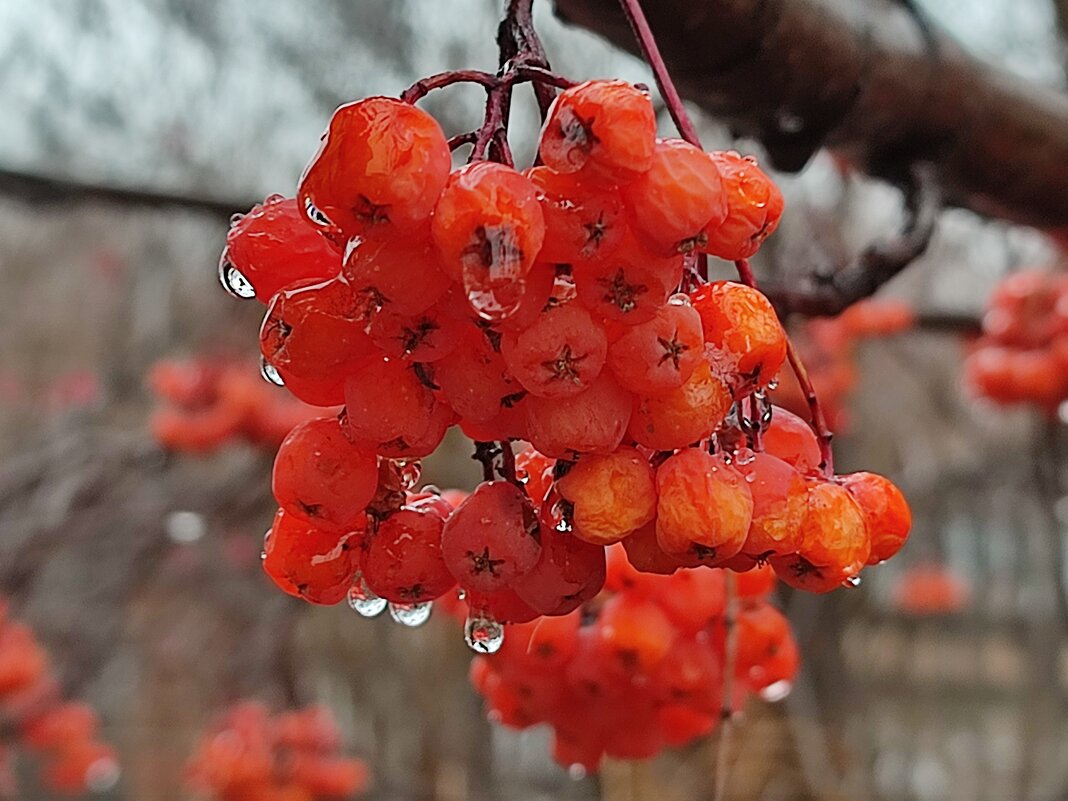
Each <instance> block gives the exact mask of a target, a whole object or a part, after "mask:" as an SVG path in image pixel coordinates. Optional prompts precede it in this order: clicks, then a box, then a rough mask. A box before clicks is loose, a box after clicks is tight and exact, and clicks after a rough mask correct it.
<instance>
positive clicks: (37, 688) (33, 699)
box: [0, 602, 119, 798]
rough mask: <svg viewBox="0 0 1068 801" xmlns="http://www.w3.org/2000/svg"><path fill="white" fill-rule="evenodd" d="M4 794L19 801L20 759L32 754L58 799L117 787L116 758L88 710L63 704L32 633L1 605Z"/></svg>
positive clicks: (0, 772) (0, 773)
mask: <svg viewBox="0 0 1068 801" xmlns="http://www.w3.org/2000/svg"><path fill="white" fill-rule="evenodd" d="M0 719H2V720H3V723H4V725H3V740H2V742H0V794H2V795H3V796H4V797H5V798H6V797H12V798H14V797H20V793H19V792H18V785H17V780H16V764H15V763H16V759H17V755H18V754H19V753H20V752H23V751H24V752H27V753H29V754H32V755H33V756H34V757H35V758H36V760H37V762H38V765H39V770H40V779H41V783H42V784H43V785H44V786H45V787H47V788H49V789H50V790H52V791H53V792H56V793H61V794H64V795H81V794H83V793H86V792H95V791H103V790H108V789H110V788H111V787H112V786H114V784H115V783H116V782H117V781H118V778H119V769H118V763H117V762H116V760H115V753H114V751H113V750H112V749H111V747H110V746H108V745H107V744H105V743H104V742H102V741H101V739H100V737H99V731H98V729H99V720H98V719H97V715H96V712H94V711H93V710H92V708H90V707H89V706H87V705H85V704H83V703H79V702H74V701H64V700H63V698H62V694H61V692H60V689H59V685H58V683H57V682H56V680H55V678H54V676H53V675H52V671H51V667H50V664H49V660H48V655H47V654H46V653H45V651H44V649H43V648H42V647H41V645H40V644H39V643H38V642H37V639H36V637H34V634H33V631H32V630H31V629H30V628H29V627H28V626H26V625H25V624H23V623H20V622H18V621H15V620H12V619H10V617H9V616H8V609H7V604H6V603H3V602H0Z"/></svg>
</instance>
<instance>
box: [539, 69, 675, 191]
mask: <svg viewBox="0 0 1068 801" xmlns="http://www.w3.org/2000/svg"><path fill="white" fill-rule="evenodd" d="M655 136H656V116H655V114H654V113H653V104H652V102H651V101H650V100H649V95H648V94H646V93H645V92H643V91H641V90H640V89H638V88H637V87H635V86H632V85H631V84H628V83H624V82H623V81H587V82H586V83H582V84H579V85H578V86H573V87H571V88H570V89H567V90H565V91H563V92H561V93H560V95H559V96H558V97H557V98H556V100H555V101H554V102H553V105H552V108H551V109H550V110H549V116H548V118H547V119H546V120H545V126H544V127H543V128H542V132H541V144H540V145H539V153H540V155H541V158H542V161H544V162H545V164H546V165H547V166H548V167H549V168H550V169H552V170H555V171H556V172H558V173H567V174H575V175H576V176H577V177H580V178H583V179H586V180H589V181H591V182H596V183H599V184H603V185H608V186H617V185H619V184H625V183H628V182H629V181H632V180H634V179H635V178H636V177H638V176H639V175H640V174H641V173H643V172H645V171H646V170H648V169H649V167H650V166H651V164H652V159H653V149H654V147H655Z"/></svg>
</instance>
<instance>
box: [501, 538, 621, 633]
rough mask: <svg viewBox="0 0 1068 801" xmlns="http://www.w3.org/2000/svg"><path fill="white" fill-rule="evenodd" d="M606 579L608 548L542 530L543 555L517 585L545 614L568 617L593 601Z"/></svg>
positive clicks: (521, 593) (517, 589)
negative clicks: (606, 550) (605, 555)
mask: <svg viewBox="0 0 1068 801" xmlns="http://www.w3.org/2000/svg"><path fill="white" fill-rule="evenodd" d="M604 580H605V559H604V548H603V547H601V546H599V545H591V544H590V543H588V542H583V541H582V540H580V539H579V538H578V537H575V536H572V535H571V534H569V533H563V532H558V531H556V530H555V529H554V528H550V527H545V526H543V527H542V528H541V556H540V557H539V558H538V562H537V564H536V565H534V567H533V568H532V569H531V570H530V571H529V572H527V573H526V574H525V575H524V576H522V577H521V578H520V579H519V580H518V581H517V582H516V584H515V591H516V594H517V595H518V596H519V597H520V598H522V599H523V601H524V602H526V603H527V604H529V605H530V607H531V608H532V609H534V610H536V611H537V612H538V614H541V615H566V614H567V613H569V612H571V611H573V610H575V609H578V607H580V606H581V605H582V604H584V603H586V602H587V601H589V600H591V599H592V598H593V597H594V596H595V595H597V593H598V592H600V591H601V587H603V586H604Z"/></svg>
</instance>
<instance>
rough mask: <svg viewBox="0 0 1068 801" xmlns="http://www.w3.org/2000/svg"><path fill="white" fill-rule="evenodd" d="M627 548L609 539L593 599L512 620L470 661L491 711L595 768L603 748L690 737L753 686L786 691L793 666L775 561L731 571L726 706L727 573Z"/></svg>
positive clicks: (648, 752) (631, 749)
mask: <svg viewBox="0 0 1068 801" xmlns="http://www.w3.org/2000/svg"><path fill="white" fill-rule="evenodd" d="M624 542H625V543H626V541H624ZM631 552H633V549H631V551H626V552H625V551H624V546H620V545H613V546H611V547H610V548H609V549H608V575H607V581H606V583H605V590H604V592H603V593H602V594H601V595H600V597H599V598H598V601H597V603H596V604H591V605H590V606H589V607H587V608H586V609H585V610H583V611H579V610H575V611H573V612H570V613H568V614H567V615H564V616H561V617H546V618H541V619H539V620H538V621H537V622H529V623H523V624H517V625H511V626H508V627H507V628H508V638H507V640H506V641H505V643H504V645H503V646H502V648H501V650H500V651H499V652H498V653H496V654H494V655H493V656H480V657H476V658H475V660H474V661H473V662H472V665H471V681H472V684H473V685H474V686H475V688H476V689H477V691H478V692H479V694H481V695H482V696H483V698H484V699H485V702H486V707H487V709H488V710H489V714H490V718H491V719H493V720H495V721H497V722H499V723H502V724H503V725H505V726H510V727H513V728H517V729H525V728H528V727H530V726H534V725H536V724H539V723H548V724H549V725H550V726H552V728H553V735H554V745H553V757H554V759H555V760H556V761H557V762H558V763H560V764H561V765H564V766H567V767H572V768H574V767H575V766H578V767H580V768H582V769H583V770H586V771H594V770H597V768H598V766H599V764H600V762H601V759H602V757H603V756H604V755H606V754H607V755H608V756H611V757H615V758H618V759H647V758H650V757H652V756H655V755H656V754H658V753H659V752H660V751H661V750H663V749H664V748H665V747H678V746H683V745H686V744H687V743H689V742H691V741H693V740H695V739H697V738H698V737H702V736H704V735H706V734H708V733H710V732H712V731H713V730H714V729H715V728H716V726H717V724H718V723H719V721H720V720H721V717H722V714H723V713H722V710H724V709H726V710H728V711H730V710H738V709H740V708H741V707H742V706H743V705H744V703H745V698H746V696H747V695H749V694H750V693H760V694H762V695H763V696H764V697H766V698H769V699H773V700H774V699H777V698H781V697H782V696H784V695H785V694H786V693H787V692H788V691H789V687H790V683H791V682H792V681H793V679H794V676H795V674H796V672H797V667H798V652H797V646H796V644H795V643H794V640H793V637H792V635H791V632H790V626H789V623H788V622H787V620H786V618H785V617H784V616H783V615H782V613H781V612H779V611H778V610H777V609H776V608H775V607H773V606H771V605H770V604H769V603H768V597H769V595H770V593H771V592H772V590H773V589H774V584H775V575H774V573H773V572H772V570H771V569H770V567H768V566H766V565H765V566H764V567H761V568H758V569H756V570H752V571H750V572H748V573H742V574H740V575H739V576H738V577H737V579H736V582H737V587H736V598H737V601H736V603H737V606H738V608H737V609H736V610H735V611H734V620H733V624H734V625H735V626H736V627H737V629H736V632H735V637H736V643H735V644H734V648H735V649H736V653H735V658H734V660H733V671H734V676H733V679H734V681H733V682H731V688H730V690H729V692H730V694H731V696H732V698H731V699H730V702H729V703H726V704H725V703H724V693H725V686H726V685H725V683H724V680H723V679H724V676H723V671H724V665H725V664H727V660H726V659H725V653H724V652H725V649H726V647H727V643H726V640H727V636H726V626H725V620H726V612H727V609H726V607H727V603H728V601H727V594H726V586H725V577H726V575H727V574H726V572H725V571H723V570H679V571H677V572H674V573H673V574H670V575H651V574H649V573H646V572H643V570H644V568H645V565H644V563H643V562H642V560H641V559H638V560H635V561H629V558H630V554H631Z"/></svg>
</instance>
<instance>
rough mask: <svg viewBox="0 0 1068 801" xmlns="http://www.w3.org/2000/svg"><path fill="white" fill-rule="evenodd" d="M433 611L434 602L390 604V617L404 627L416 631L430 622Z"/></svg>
mask: <svg viewBox="0 0 1068 801" xmlns="http://www.w3.org/2000/svg"><path fill="white" fill-rule="evenodd" d="M433 610H434V602H433V601H423V602H422V603H418V604H390V605H389V616H390V617H391V618H393V619H394V620H395V621H396V622H397V623H400V624H401V625H402V626H407V627H408V628H411V629H414V628H416V627H417V626H422V625H423V624H424V623H426V622H427V621H428V620H430V613H431V612H432V611H433Z"/></svg>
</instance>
